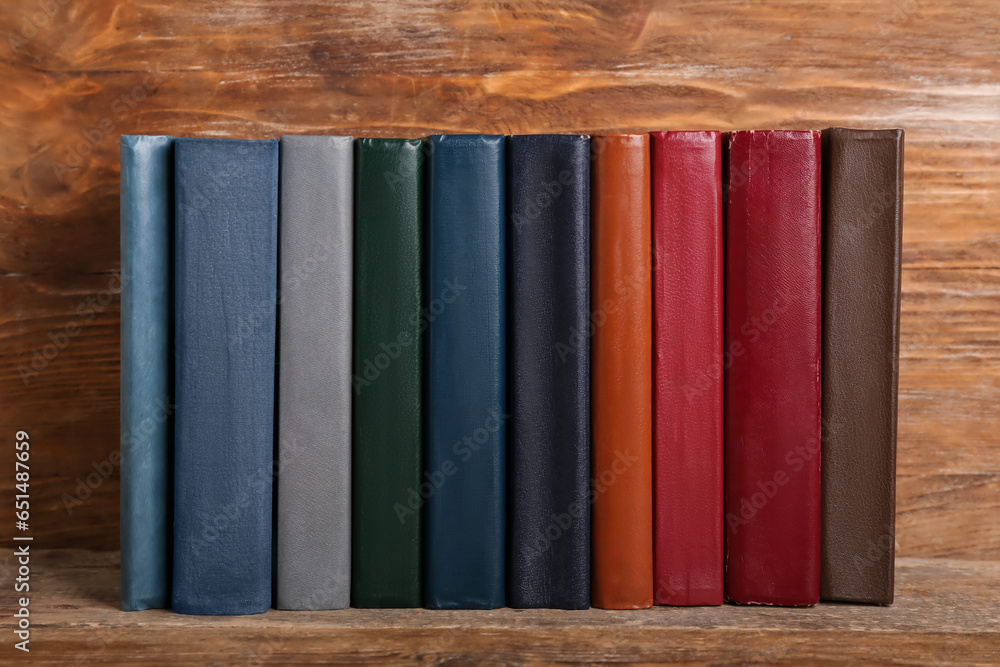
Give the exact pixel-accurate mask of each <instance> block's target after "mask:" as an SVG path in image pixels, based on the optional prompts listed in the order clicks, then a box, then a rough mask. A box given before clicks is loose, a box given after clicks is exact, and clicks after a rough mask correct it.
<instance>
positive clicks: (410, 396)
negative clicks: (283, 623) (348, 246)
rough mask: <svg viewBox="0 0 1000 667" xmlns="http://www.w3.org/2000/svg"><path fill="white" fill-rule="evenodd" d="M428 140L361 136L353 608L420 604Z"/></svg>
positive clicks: (358, 143)
mask: <svg viewBox="0 0 1000 667" xmlns="http://www.w3.org/2000/svg"><path fill="white" fill-rule="evenodd" d="M422 144H423V142H422V141H421V140H419V139H413V140H404V139H358V140H357V141H356V142H355V166H356V178H355V189H354V192H355V211H354V212H355V232H354V233H355V236H354V238H355V267H354V297H355V298H354V313H355V318H354V377H353V379H352V389H353V394H352V395H353V400H354V482H353V489H354V502H353V509H352V516H353V522H352V531H353V539H352V542H351V544H352V546H353V557H352V559H351V562H352V576H351V604H352V605H353V606H355V607H419V606H421V604H422V602H423V600H422V597H421V567H422V563H423V560H422V558H421V544H422V542H421V539H420V533H421V530H422V528H423V520H422V516H421V515H422V514H423V512H422V508H421V504H422V499H421V497H420V495H419V489H420V484H421V473H422V472H423V423H422V409H423V387H422V382H423V377H424V363H423V340H424V329H425V327H426V320H425V318H424V317H423V312H422V311H421V306H422V304H423V289H424V281H423V274H422V270H423V247H424V244H423V239H424V230H423V226H424V211H423V206H424V195H423V186H424V152H423V145H422Z"/></svg>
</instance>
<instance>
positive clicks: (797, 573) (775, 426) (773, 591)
mask: <svg viewBox="0 0 1000 667" xmlns="http://www.w3.org/2000/svg"><path fill="white" fill-rule="evenodd" d="M727 183H728V194H729V197H728V202H727V204H728V205H727V209H726V326H725V329H726V334H725V349H724V352H723V368H724V369H725V371H724V374H725V414H726V427H725V434H726V435H725V439H726V449H725V470H726V515H725V522H726V597H727V598H728V599H730V600H732V601H734V602H742V603H747V604H776V605H795V606H799V605H812V604H816V602H818V601H819V564H820V523H819V521H820V486H819V485H820V468H819V466H820V294H821V292H820V133H819V132H791V131H774V132H749V131H748V132H733V133H732V134H730V135H729V137H728V166H727Z"/></svg>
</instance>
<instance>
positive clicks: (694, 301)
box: [650, 132, 724, 605]
mask: <svg viewBox="0 0 1000 667" xmlns="http://www.w3.org/2000/svg"><path fill="white" fill-rule="evenodd" d="M650 136H651V141H652V165H653V167H652V171H653V186H652V187H653V197H652V198H653V254H654V257H655V263H654V271H653V337H654V356H653V358H654V376H655V377H654V381H653V387H654V389H653V396H654V401H653V402H654V419H653V434H654V446H653V461H654V468H653V493H654V503H653V505H654V512H653V516H654V531H653V533H654V552H653V562H654V566H655V587H654V593H655V601H656V603H657V604H669V605H718V604H722V602H723V580H724V549H723V526H722V515H723V499H724V493H723V491H724V489H723V468H722V452H723V437H722V434H723V424H722V317H723V312H722V139H721V135H720V134H719V133H718V132H653V133H651V135H650Z"/></svg>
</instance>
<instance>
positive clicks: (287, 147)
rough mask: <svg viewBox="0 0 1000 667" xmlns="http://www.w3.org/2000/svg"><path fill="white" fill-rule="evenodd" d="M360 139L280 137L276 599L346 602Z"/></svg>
mask: <svg viewBox="0 0 1000 667" xmlns="http://www.w3.org/2000/svg"><path fill="white" fill-rule="evenodd" d="M353 144H354V140H353V138H352V137H304V136H298V137H296V136H285V137H282V138H281V231H280V237H281V242H280V259H281V265H280V267H279V276H280V277H279V285H280V294H279V298H278V303H279V304H280V305H279V322H280V325H279V338H278V350H279V352H278V355H279V356H278V508H277V510H278V525H277V534H278V541H277V580H278V581H277V597H276V606H277V607H278V608H279V609H341V608H344V607H347V606H348V605H349V604H350V594H351V578H350V577H351V331H352V329H351V325H352V322H351V318H352V301H351V299H352V275H353V224H352V220H353V210H352V206H353V191H354V189H353V180H354V145H353Z"/></svg>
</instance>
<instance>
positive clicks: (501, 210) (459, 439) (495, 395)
mask: <svg viewBox="0 0 1000 667" xmlns="http://www.w3.org/2000/svg"><path fill="white" fill-rule="evenodd" d="M504 141H505V139H504V137H503V136H484V135H435V136H432V137H430V138H429V139H428V146H429V153H430V165H429V174H428V177H429V180H430V182H429V188H428V192H429V195H430V202H429V209H430V213H429V215H430V227H429V233H430V252H429V255H430V263H429V291H428V295H427V296H428V303H427V307H426V314H427V315H426V317H427V320H428V322H429V329H428V337H429V341H428V348H429V350H428V352H429V354H428V357H429V367H428V374H429V375H428V383H427V386H428V396H427V401H428V405H427V449H428V451H427V459H426V468H425V471H424V482H422V483H421V488H420V490H419V491H420V494H421V498H423V499H424V500H425V501H426V514H425V520H426V522H427V532H426V538H427V544H426V552H425V553H426V558H427V562H426V567H425V575H426V580H425V592H424V598H425V605H426V606H427V607H429V608H431V609H492V608H495V607H502V606H504V602H505V600H504V594H505V589H504V586H505V572H504V568H505V565H506V562H505V557H504V550H505V531H506V516H505V513H504V512H505V494H506V484H505V479H506V467H505V466H506V431H507V420H508V418H509V415H508V414H507V406H506V390H507V388H506V378H505V374H506V368H507V365H506V327H507V319H506V306H505V289H504V287H505V284H506V273H505V268H504V262H505V243H504V222H505V196H506V191H505V181H504Z"/></svg>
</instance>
